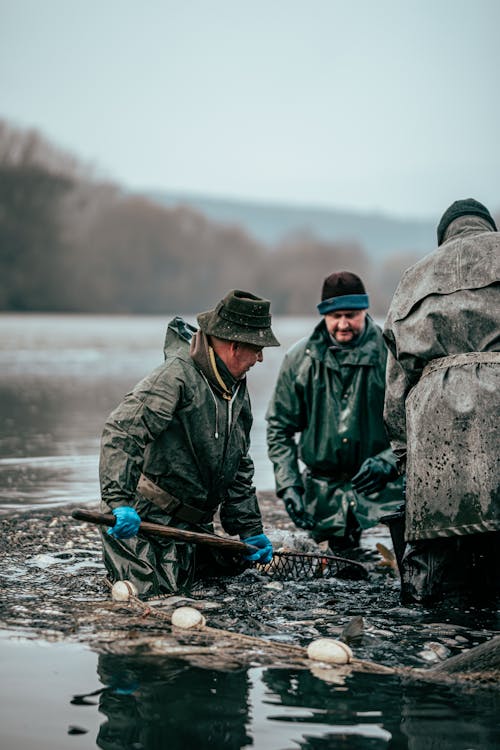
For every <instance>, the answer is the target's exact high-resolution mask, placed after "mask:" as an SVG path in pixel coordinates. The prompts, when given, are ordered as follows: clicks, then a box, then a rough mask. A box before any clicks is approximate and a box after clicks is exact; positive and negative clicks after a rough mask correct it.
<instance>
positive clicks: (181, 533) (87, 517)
mask: <svg viewBox="0 0 500 750" xmlns="http://www.w3.org/2000/svg"><path fill="white" fill-rule="evenodd" d="M71 515H72V517H73V518H76V520H77V521H87V522H88V523H96V524H99V525H100V526H114V525H115V523H116V518H115V516H114V515H113V514H112V513H97V512H96V511H93V510H84V509H82V508H77V509H76V510H74V511H73V512H72V514H71ZM139 531H140V532H143V533H146V534H155V535H156V536H163V537H167V538H169V539H177V540H178V541H180V542H187V543H188V544H207V545H209V546H211V547H219V549H227V550H232V551H234V552H245V553H246V554H249V553H251V552H255V551H256V550H257V549H258V548H257V547H254V546H253V545H251V544H245V543H244V542H239V541H238V540H237V539H228V538H226V537H222V536H217V534H207V533H200V532H197V531H186V530H185V529H176V528H175V527H174V526H163V525H162V524H159V523H149V522H148V521H141V525H140V526H139Z"/></svg>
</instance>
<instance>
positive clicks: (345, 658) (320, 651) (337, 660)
mask: <svg viewBox="0 0 500 750" xmlns="http://www.w3.org/2000/svg"><path fill="white" fill-rule="evenodd" d="M307 656H308V657H309V659H313V660H314V661H324V662H326V663H327V664H349V662H350V661H351V659H352V657H353V653H352V651H351V649H350V648H349V646H347V645H346V644H345V643H342V641H336V640H334V639H333V638H318V639H317V640H315V641H311V643H310V644H309V646H308V647H307Z"/></svg>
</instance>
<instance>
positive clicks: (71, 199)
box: [0, 120, 417, 316]
mask: <svg viewBox="0 0 500 750" xmlns="http://www.w3.org/2000/svg"><path fill="white" fill-rule="evenodd" d="M416 259H417V257H416V256H415V255H413V256H412V255H410V254H409V253H407V252H404V248H402V252H401V253H400V254H398V255H396V256H393V257H391V258H387V259H385V260H384V262H383V263H382V264H379V263H377V262H376V261H375V260H374V259H372V258H370V257H369V256H368V254H367V253H366V251H365V250H364V249H363V248H362V247H361V246H360V245H358V244H355V243H337V242H325V241H322V240H319V239H317V238H315V237H314V236H312V235H310V234H305V233H296V234H294V235H291V236H289V237H286V238H284V239H283V240H282V241H281V242H280V243H279V244H277V245H276V246H273V247H269V246H266V245H264V244H262V243H260V242H258V241H257V240H256V239H254V238H253V237H251V236H250V235H249V234H248V233H247V232H245V231H244V230H243V229H241V228H240V227H237V226H234V227H231V226H224V225H219V224H216V223H214V222H212V221H210V220H208V219H207V218H205V217H204V216H203V215H201V214H200V213H197V212H196V211H195V210H193V209H191V208H189V207H186V206H179V207H175V208H169V207H164V206H161V205H158V204H156V203H153V202H152V201H150V200H148V199H146V198H145V197H142V196H140V195H131V194H127V192H126V191H124V190H123V189H122V188H121V187H120V186H119V185H116V184H114V183H111V182H109V181H106V180H104V179H102V178H99V177H96V175H95V173H94V172H93V170H92V169H90V168H88V167H87V166H85V165H84V164H82V163H81V162H80V161H78V160H77V159H76V158H74V157H73V156H71V155H68V154H67V153H66V152H64V151H62V150H61V149H58V148H57V147H55V146H54V145H52V144H50V143H49V142H48V141H47V140H46V139H45V138H43V137H42V136H41V135H40V134H39V133H38V132H36V131H34V130H30V131H24V130H20V129H18V128H15V127H13V126H11V125H10V124H9V123H7V122H5V121H2V120H0V272H1V278H2V284H1V285H0V310H1V311H11V312H81V313H135V314H163V313H172V312H179V313H193V312H197V311H199V310H204V309H208V308H209V307H212V306H213V305H214V304H215V303H216V302H217V301H218V300H219V299H220V298H221V297H222V296H223V295H224V294H225V292H226V291H228V290H229V289H233V288H238V289H244V290H247V291H251V292H254V293H257V294H259V295H262V296H264V297H267V298H268V299H270V300H271V302H272V311H273V312H274V313H276V314H295V315H301V314H314V313H315V309H316V308H315V306H316V304H317V302H318V301H319V298H320V292H321V286H322V281H323V279H324V277H325V276H327V275H328V274H329V273H331V272H332V271H335V270H350V271H353V272H355V273H358V274H359V275H360V276H361V277H362V278H363V280H364V282H365V285H366V288H367V291H368V292H369V295H370V299H371V312H372V313H373V314H374V315H375V316H384V315H385V313H386V311H387V308H388V305H389V302H390V299H391V296H392V294H393V292H394V289H395V287H396V284H397V282H398V280H399V278H400V275H401V273H402V271H403V270H404V269H405V268H406V267H408V266H409V265H411V263H413V262H414V261H415V260H416Z"/></svg>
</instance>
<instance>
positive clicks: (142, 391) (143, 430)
mask: <svg viewBox="0 0 500 750" xmlns="http://www.w3.org/2000/svg"><path fill="white" fill-rule="evenodd" d="M181 389H182V383H181V382H180V380H178V379H177V378H175V377H169V378H166V377H165V365H163V366H162V367H160V368H158V370H157V371H155V373H153V374H152V375H151V376H149V377H147V378H144V380H142V381H141V382H140V383H138V384H137V386H136V387H135V388H134V390H133V391H132V392H131V393H129V394H127V396H125V398H124V399H123V401H122V402H121V404H120V405H119V406H118V407H117V408H116V409H115V410H114V411H113V412H112V413H111V414H110V416H109V417H108V419H107V421H106V424H105V426H104V429H103V433H102V438H101V450H100V461H99V479H100V484H101V497H102V499H103V501H104V502H105V503H107V505H109V506H110V507H111V508H115V507H117V506H118V505H133V503H134V498H135V489H136V487H137V482H138V481H139V476H140V474H141V471H142V466H143V463H144V453H145V450H146V448H147V445H148V443H151V442H152V441H153V440H155V439H156V438H157V437H158V436H159V435H160V433H161V432H163V431H164V430H165V429H167V427H168V425H169V423H170V421H171V419H172V416H173V414H174V412H175V410H176V407H177V404H178V401H179V399H180V397H181Z"/></svg>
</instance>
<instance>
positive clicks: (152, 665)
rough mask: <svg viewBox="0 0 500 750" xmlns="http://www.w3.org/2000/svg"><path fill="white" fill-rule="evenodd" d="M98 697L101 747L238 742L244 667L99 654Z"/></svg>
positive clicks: (241, 740)
mask: <svg viewBox="0 0 500 750" xmlns="http://www.w3.org/2000/svg"><path fill="white" fill-rule="evenodd" d="M98 674H99V678H100V680H101V682H102V683H103V684H104V685H105V686H107V689H105V690H103V691H102V693H101V695H100V698H99V711H100V712H101V713H102V714H104V715H105V716H106V721H105V722H104V723H103V724H102V725H101V727H100V730H99V734H98V737H97V745H98V746H99V747H101V748H103V749H104V750H122V749H123V750H125V748H127V750H128V749H129V748H134V750H135V749H137V750H142V748H144V750H153V748H155V750H156V749H159V748H169V750H176V748H179V750H181V748H182V749H183V750H184V749H185V748H195V747H203V748H218V750H224V749H226V748H227V750H229V749H230V748H241V747H245V746H246V745H250V744H251V738H250V736H249V735H248V734H247V729H246V727H247V724H248V712H249V702H248V693H249V679H248V674H247V672H246V671H243V670H241V671H237V672H214V671H211V670H204V669H199V668H195V667H190V666H188V665H187V664H180V663H172V662H166V661H165V660H161V659H158V657H156V658H151V659H148V658H145V659H142V660H139V661H138V660H137V659H134V658H123V657H118V656H112V655H101V656H100V657H99V663H98Z"/></svg>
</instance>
